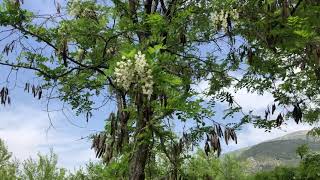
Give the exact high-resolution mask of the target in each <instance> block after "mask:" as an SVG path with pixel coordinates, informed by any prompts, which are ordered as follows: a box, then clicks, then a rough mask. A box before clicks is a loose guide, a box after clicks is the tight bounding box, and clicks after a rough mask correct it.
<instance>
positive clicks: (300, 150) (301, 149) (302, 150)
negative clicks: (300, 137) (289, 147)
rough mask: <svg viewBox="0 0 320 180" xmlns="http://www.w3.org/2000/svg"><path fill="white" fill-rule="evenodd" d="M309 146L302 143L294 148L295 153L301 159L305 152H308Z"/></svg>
mask: <svg viewBox="0 0 320 180" xmlns="http://www.w3.org/2000/svg"><path fill="white" fill-rule="evenodd" d="M309 151H310V148H309V146H308V144H302V145H300V146H299V147H298V148H297V149H296V153H297V154H298V155H299V156H300V158H301V159H302V158H303V157H304V156H305V155H306V154H307V153H309Z"/></svg>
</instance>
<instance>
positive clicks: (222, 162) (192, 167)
mask: <svg viewBox="0 0 320 180" xmlns="http://www.w3.org/2000/svg"><path fill="white" fill-rule="evenodd" d="M247 168H248V164H247V163H246V162H242V161H239V159H237V158H236V157H235V156H232V155H224V156H223V157H222V158H221V159H219V158H217V157H216V156H214V155H212V154H210V155H209V156H206V154H205V153H204V152H203V151H201V150H198V152H197V154H195V155H193V156H192V157H191V159H190V160H189V162H188V164H186V167H185V176H186V178H187V179H206V178H207V179H210V178H211V179H213V178H214V179H221V180H223V179H227V180H236V179H239V180H241V179H246V178H247V175H248V174H247V173H246V170H247Z"/></svg>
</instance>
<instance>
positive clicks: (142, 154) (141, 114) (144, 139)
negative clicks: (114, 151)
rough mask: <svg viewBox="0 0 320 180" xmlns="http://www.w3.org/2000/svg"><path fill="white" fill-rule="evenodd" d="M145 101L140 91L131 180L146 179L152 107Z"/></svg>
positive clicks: (130, 169)
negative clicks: (149, 123) (147, 129)
mask: <svg viewBox="0 0 320 180" xmlns="http://www.w3.org/2000/svg"><path fill="white" fill-rule="evenodd" d="M145 103H147V102H144V101H143V95H142V94H141V93H138V95H137V100H136V105H137V112H138V118H137V126H136V131H135V145H136V148H135V149H134V150H133V156H132V159H131V161H130V165H129V179H130V180H144V179H145V166H146V163H147V159H148V156H149V148H150V147H149V146H150V145H149V144H150V143H149V140H150V137H149V135H148V134H147V132H146V128H147V122H148V121H149V119H150V116H151V108H150V106H148V105H146V104H145Z"/></svg>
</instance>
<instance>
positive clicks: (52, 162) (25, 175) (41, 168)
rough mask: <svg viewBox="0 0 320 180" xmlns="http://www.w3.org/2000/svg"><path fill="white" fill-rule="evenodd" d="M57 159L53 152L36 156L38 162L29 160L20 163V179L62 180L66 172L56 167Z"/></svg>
mask: <svg viewBox="0 0 320 180" xmlns="http://www.w3.org/2000/svg"><path fill="white" fill-rule="evenodd" d="M57 161H58V157H57V155H56V154H54V153H53V151H52V150H51V151H50V154H49V155H41V154H38V160H35V159H32V158H29V159H27V160H25V161H24V162H23V163H22V172H21V175H20V177H21V178H22V179H29V180H42V179H48V180H64V179H65V178H66V170H65V169H63V168H58V167H57Z"/></svg>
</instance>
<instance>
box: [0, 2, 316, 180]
mask: <svg viewBox="0 0 320 180" xmlns="http://www.w3.org/2000/svg"><path fill="white" fill-rule="evenodd" d="M55 7H56V10H57V12H56V13H55V14H36V13H34V12H31V11H28V10H27V9H24V8H23V1H20V0H4V1H3V2H2V3H1V6H0V27H1V36H0V39H1V41H2V42H6V45H5V46H4V48H3V51H2V56H1V59H0V65H2V66H7V67H9V68H12V70H16V71H18V70H19V69H29V70H32V71H34V72H35V74H36V76H37V77H39V81H38V82H35V83H34V81H33V82H31V81H29V82H25V88H24V90H25V91H26V92H28V93H32V94H33V95H34V97H36V98H38V99H42V98H47V99H48V101H50V100H52V99H59V100H61V101H62V102H65V103H67V104H69V105H70V106H71V107H72V108H73V109H74V111H75V112H76V114H77V115H82V114H84V115H85V116H86V119H87V121H89V120H90V118H91V116H92V114H93V113H94V112H95V111H97V110H98V111H99V110H103V109H105V108H108V106H109V104H107V103H108V102H109V101H111V102H112V104H113V106H115V107H116V111H115V112H113V113H111V114H109V115H108V116H109V118H107V121H106V125H105V131H103V132H101V133H98V134H95V135H92V140H93V144H92V148H94V149H95V151H96V155H97V157H99V158H102V159H103V161H104V162H105V163H106V164H113V165H115V166H116V164H119V163H120V164H121V163H124V162H127V163H129V165H128V167H121V168H126V169H127V171H126V170H124V171H123V172H128V176H129V179H144V177H145V172H146V167H151V166H152V165H154V164H157V163H161V162H160V160H159V157H163V158H162V159H165V161H167V162H168V164H169V166H170V170H169V172H168V174H169V176H170V177H171V178H173V179H175V178H177V177H179V176H180V175H181V167H182V164H183V162H184V160H185V159H186V158H188V156H189V154H190V152H192V149H193V147H194V146H198V145H199V144H202V143H203V144H204V150H205V152H206V153H207V154H209V153H210V152H211V151H214V152H216V154H217V155H220V153H221V143H220V142H221V141H222V140H223V141H225V142H226V143H227V144H228V142H229V141H230V140H233V141H235V142H237V135H236V130H237V129H239V128H241V126H242V125H244V124H247V123H253V124H254V125H255V126H257V127H260V128H266V129H267V130H270V129H271V128H274V127H280V126H281V125H282V124H283V123H284V122H285V121H286V120H289V119H291V118H292V119H294V120H295V121H296V123H300V122H302V121H304V122H308V123H311V124H314V123H316V122H317V121H318V120H319V114H320V110H319V103H320V101H319V100H320V99H319V91H320V89H319V82H320V36H319V34H320V21H318V19H317V17H320V4H319V2H318V1H317V0H305V1H303V0H292V1H289V0H282V1H274V0H238V1H235V0H227V1H225V0H224V1H208V0H194V1H184V0H145V1H138V0H111V1H94V0H70V1H67V3H66V4H59V3H58V2H56V1H55ZM13 50H14V51H13ZM14 52H16V53H14ZM200 82H208V84H209V85H208V86H209V87H208V90H207V91H200V90H199V89H197V88H196V86H197V85H198V84H199V83H200ZM230 88H233V89H234V90H235V91H238V90H240V89H247V90H248V91H249V92H257V93H259V94H264V93H271V94H272V95H273V97H274V103H273V104H270V105H269V106H268V107H266V111H265V113H264V114H263V115H262V114H259V113H256V112H253V111H249V112H245V111H244V110H243V109H242V107H241V105H240V104H239V103H237V102H236V101H235V99H234V97H233V96H232V94H231V93H230V91H229V89H230ZM0 95H1V104H3V105H6V104H10V103H11V101H12V100H11V99H12V97H11V96H10V91H9V89H8V85H7V86H4V87H3V88H2V90H1V94H0ZM208 99H210V100H208ZM13 100H14V98H13ZM220 101H222V102H227V108H226V109H225V110H224V113H225V116H224V117H223V119H226V118H232V117H233V115H235V114H238V115H240V116H241V118H240V119H237V120H236V121H234V123H228V124H227V123H224V122H223V120H216V119H215V110H216V109H215V107H216V105H217V103H219V102H220ZM109 108H110V106H109ZM177 121H178V122H182V124H183V123H184V124H186V123H189V124H191V125H192V126H191V127H188V128H183V132H182V133H177V132H175V131H174V130H173V123H174V122H177ZM318 131H319V129H318V128H315V129H314V131H313V132H314V133H317V132H318Z"/></svg>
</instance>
